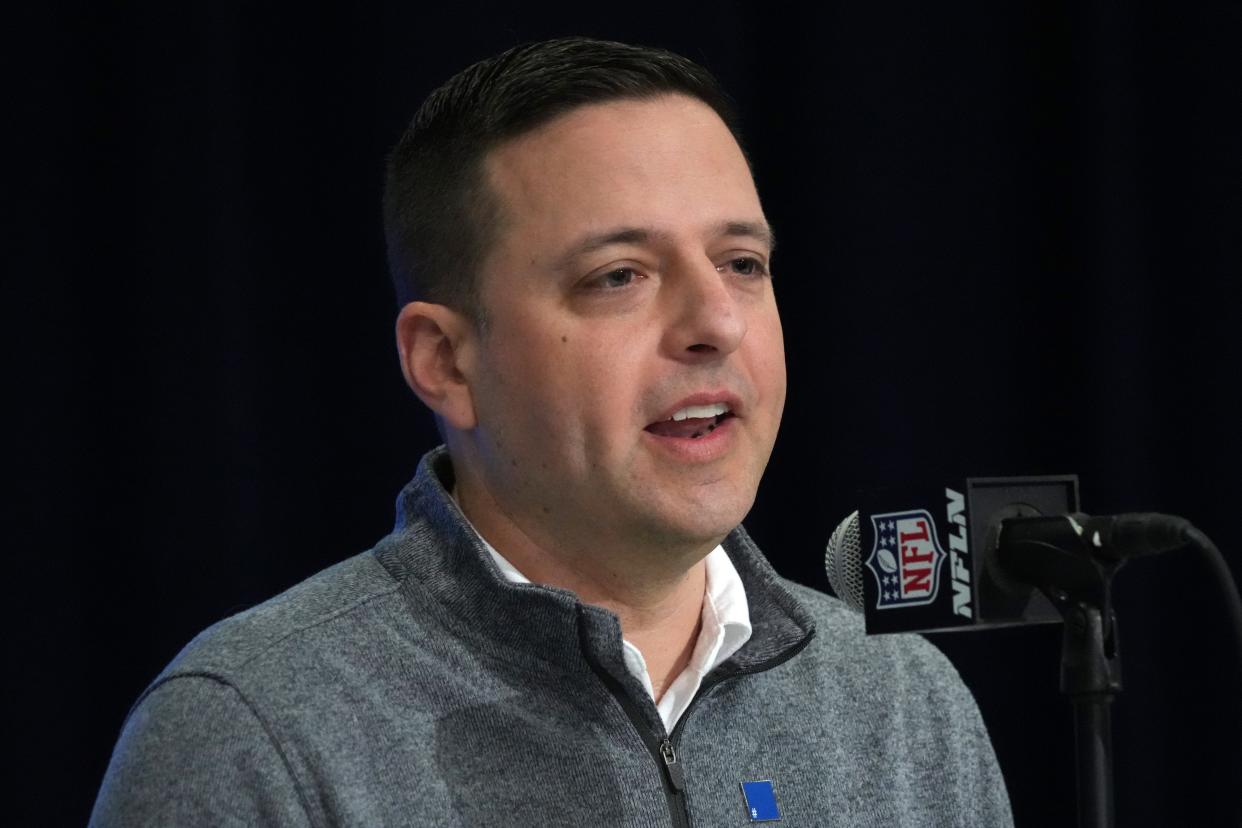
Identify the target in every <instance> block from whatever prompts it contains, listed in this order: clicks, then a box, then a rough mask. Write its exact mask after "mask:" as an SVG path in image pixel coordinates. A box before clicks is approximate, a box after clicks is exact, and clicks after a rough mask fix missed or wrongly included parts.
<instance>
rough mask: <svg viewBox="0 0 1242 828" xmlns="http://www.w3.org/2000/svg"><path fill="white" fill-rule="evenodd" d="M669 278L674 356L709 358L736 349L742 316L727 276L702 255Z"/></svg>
mask: <svg viewBox="0 0 1242 828" xmlns="http://www.w3.org/2000/svg"><path fill="white" fill-rule="evenodd" d="M670 282H671V284H670V285H669V293H670V294H671V295H670V298H669V301H670V303H671V304H672V307H673V312H672V313H671V315H670V316H671V323H670V325H669V328H668V343H669V348H670V350H671V351H672V355H673V356H674V358H677V359H683V360H684V359H691V360H694V361H710V360H711V359H714V358H716V359H718V358H719V357H721V356H726V355H728V354H730V353H732V352H733V351H736V350H737V349H738V347H739V346H740V345H741V344H742V339H743V338H744V337H745V336H746V317H745V314H744V313H743V308H742V306H741V304H739V297H738V296H737V295H736V293H735V288H734V287H733V286H732V285H731V284H730V282H729V276H728V275H727V274H723V273H721V272H720V271H718V270H717V269H716V266H715V265H714V264H713V263H712V262H711V261H709V260H706V259H703V260H700V261H699V262H695V263H693V264H691V263H687V264H686V265H685V266H683V267H681V268H679V270H678V272H677V273H676V274H675V278H673V279H670Z"/></svg>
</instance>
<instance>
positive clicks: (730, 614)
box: [475, 532, 751, 733]
mask: <svg viewBox="0 0 1242 828" xmlns="http://www.w3.org/2000/svg"><path fill="white" fill-rule="evenodd" d="M475 534H478V533H477V532H476V533H475ZM479 540H482V541H483V545H484V546H485V547H486V548H487V551H488V552H489V553H491V556H492V560H494V561H495V562H496V566H497V567H499V569H500V573H501V574H502V575H503V576H504V577H505V580H507V581H509V582H511V583H515V584H529V583H530V582H531V581H530V579H529V578H527V577H526V576H525V575H523V574H522V573H521V572H518V571H517V568H516V567H514V566H513V564H511V563H509V562H508V561H507V560H505V558H504V556H503V555H501V554H500V553H499V552H497V551H496V549H495V548H494V547H493V546H492V545H491V544H490V543H488V542H487V540H486V539H485V538H483V536H482V535H479ZM706 565H707V588H706V589H705V590H704V591H703V614H702V622H703V623H702V625H701V627H700V631H699V640H698V641H697V642H696V643H695V645H694V652H693V653H691V654H690V660H689V661H688V662H687V663H686V667H685V669H684V670H682V671H681V674H680V675H679V676H677V678H675V679H673V682H672V683H671V684H669V686H668V687H667V688H666V689H665V690H664V695H662V696H661V697H660V698H658V699H657V698H655V688H654V687H653V686H652V684H651V674H650V673H649V672H648V671H647V661H646V659H644V658H643V654H642V653H641V652H640V651H639V649H638V648H637V647H635V646H634V645H633V644H631V643H630V642H629V641H626V640H624V639H623V640H622V642H621V644H622V646H623V647H624V657H625V666H626V667H627V668H629V671H630V673H631V674H632V675H633V676H634V677H635V678H637V679H638V680H639V681H641V682H642V684H643V687H645V688H646V690H647V694H648V695H649V696H651V698H652V700H653V701H655V703H656V710H658V711H659V712H660V719H661V720H663V722H664V728H665V730H666V731H668V732H669V733H672V732H673V727H674V726H675V725H676V724H677V720H678V719H680V718H681V714H683V713H685V712H686V708H687V707H689V706H690V700H691V699H693V698H694V694H695V693H697V692H698V691H699V685H701V684H702V683H703V677H704V676H706V675H707V674H708V673H710V672H711V671H712V670H714V669H715V668H716V667H717V666H718V665H720V664H723V663H724V661H725V660H726V659H728V658H729V656H731V655H733V654H734V653H736V652H737V651H738V650H739V649H741V647H742V645H743V644H745V643H746V642H747V641H748V640H750V634H751V626H750V606H749V604H747V602H746V589H745V587H743V586H742V579H741V576H739V575H738V574H737V569H735V568H734V566H733V561H731V560H729V555H728V554H727V553H726V552H725V551H724V548H723V547H720V546H717V547H716V548H715V549H713V550H712V551H711V552H709V553H708V555H707V558H706Z"/></svg>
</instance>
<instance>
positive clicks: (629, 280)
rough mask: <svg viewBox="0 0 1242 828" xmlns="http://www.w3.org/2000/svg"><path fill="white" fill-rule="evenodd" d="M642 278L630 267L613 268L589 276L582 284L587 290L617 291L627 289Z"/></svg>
mask: <svg viewBox="0 0 1242 828" xmlns="http://www.w3.org/2000/svg"><path fill="white" fill-rule="evenodd" d="M642 278H644V277H643V274H641V273H640V272H639V271H638V270H637V269H635V268H632V267H614V268H613V269H612V270H606V271H604V272H603V273H599V274H596V275H595V276H591V277H590V278H588V279H587V280H586V281H585V282H584V283H583V287H585V288H586V289H587V290H619V289H621V288H626V287H629V286H630V285H632V284H634V283H635V282H637V281H639V280H640V279H642Z"/></svg>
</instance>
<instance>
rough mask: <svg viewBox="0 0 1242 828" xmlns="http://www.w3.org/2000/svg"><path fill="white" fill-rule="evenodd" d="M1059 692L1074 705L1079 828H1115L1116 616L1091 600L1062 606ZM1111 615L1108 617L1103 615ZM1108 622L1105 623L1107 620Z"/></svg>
mask: <svg viewBox="0 0 1242 828" xmlns="http://www.w3.org/2000/svg"><path fill="white" fill-rule="evenodd" d="M1058 609H1059V610H1061V615H1062V617H1063V618H1064V619H1065V628H1064V631H1063V633H1062V637H1061V692H1062V693H1064V694H1065V695H1066V696H1068V697H1069V700H1070V703H1071V704H1073V706H1074V743H1075V747H1076V752H1077V769H1078V825H1079V828H1113V736H1112V718H1111V708H1110V705H1111V704H1112V702H1113V697H1114V696H1115V695H1116V694H1117V693H1118V692H1119V691H1120V690H1121V659H1120V654H1119V652H1118V648H1117V618H1116V615H1115V614H1114V613H1113V612H1112V611H1111V610H1102V609H1101V608H1100V607H1097V606H1092V605H1091V604H1089V603H1087V602H1082V601H1079V602H1067V603H1066V604H1065V605H1064V606H1060V605H1058ZM1106 611H1107V612H1108V615H1107V616H1105V614H1104V613H1105V612H1106ZM1106 618H1107V621H1106V620H1105V619H1106Z"/></svg>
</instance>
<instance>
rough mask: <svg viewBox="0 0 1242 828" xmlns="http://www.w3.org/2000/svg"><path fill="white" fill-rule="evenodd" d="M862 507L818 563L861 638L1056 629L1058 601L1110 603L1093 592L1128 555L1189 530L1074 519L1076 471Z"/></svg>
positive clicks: (1183, 525)
mask: <svg viewBox="0 0 1242 828" xmlns="http://www.w3.org/2000/svg"><path fill="white" fill-rule="evenodd" d="M864 500H866V501H867V502H866V503H865V504H864V506H863V508H861V509H859V510H858V511H856V512H854V513H853V514H851V515H850V516H849V517H848V518H846V519H845V520H844V521H842V522H841V524H840V525H839V526H837V528H836V529H835V530H834V531H833V533H832V536H831V538H830V539H829V541H828V547H827V552H826V554H825V559H824V563H825V568H826V569H827V573H828V581H829V583H830V584H831V585H832V588H833V591H834V592H836V594H837V597H839V598H840V599H841V600H842V601H844V602H845V604H846V605H848V606H850V607H851V608H853V609H855V610H857V611H860V612H862V613H863V614H864V616H865V617H866V626H867V632H868V633H869V634H874V633H891V632H938V631H949V630H961V629H980V628H989V627H1001V626H1012V625H1017V624H1043V623H1053V622H1058V621H1060V620H1062V612H1061V611H1060V609H1058V607H1057V606H1056V605H1054V603H1053V602H1054V601H1055V602H1057V603H1058V604H1063V603H1064V602H1065V601H1068V600H1071V599H1081V600H1088V601H1091V602H1093V603H1098V602H1100V601H1105V602H1106V601H1107V596H1105V595H1101V594H1100V593H1099V590H1100V585H1101V584H1103V583H1106V582H1107V581H1108V580H1109V577H1110V576H1111V573H1112V572H1113V571H1115V570H1116V568H1118V567H1120V566H1121V565H1122V564H1123V563H1124V562H1125V561H1126V560H1127V559H1128V558H1130V557H1133V556H1136V555H1146V554H1155V553H1157V552H1161V551H1165V550H1168V549H1173V548H1177V547H1180V546H1184V545H1186V544H1187V543H1188V542H1189V541H1190V533H1191V532H1193V531H1195V530H1194V528H1193V527H1192V526H1191V524H1190V523H1189V522H1188V521H1185V520H1183V519H1181V518H1177V517H1173V516H1170V515H1160V514H1154V513H1153V514H1125V515H1113V516H1108V517H1091V516H1088V515H1084V514H1081V513H1079V512H1078V479H1077V477H1076V476H1074V475H1055V476H1039V477H1003V478H999V477H994V478H969V479H967V480H965V481H954V480H951V481H948V482H947V483H945V484H943V485H938V486H936V487H934V488H931V489H924V490H923V491H921V492H918V491H915V492H910V491H907V492H904V493H902V494H900V495H891V494H890V495H888V496H883V495H882V494H881V496H879V497H876V496H874V495H873V496H871V497H869V498H868V497H864ZM894 507H897V508H894ZM1050 598H1051V599H1052V600H1050Z"/></svg>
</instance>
